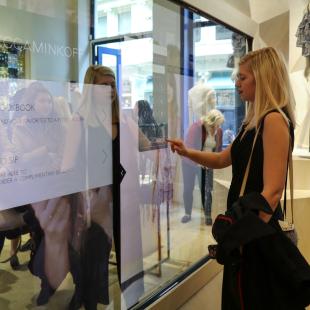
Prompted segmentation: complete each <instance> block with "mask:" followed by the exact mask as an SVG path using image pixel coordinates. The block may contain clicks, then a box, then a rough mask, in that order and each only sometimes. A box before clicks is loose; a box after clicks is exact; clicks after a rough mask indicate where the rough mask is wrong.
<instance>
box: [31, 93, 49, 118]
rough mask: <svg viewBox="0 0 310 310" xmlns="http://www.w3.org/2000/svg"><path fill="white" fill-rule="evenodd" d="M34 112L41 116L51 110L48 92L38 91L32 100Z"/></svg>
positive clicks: (46, 114)
mask: <svg viewBox="0 0 310 310" xmlns="http://www.w3.org/2000/svg"><path fill="white" fill-rule="evenodd" d="M34 108H35V110H36V112H37V113H38V114H40V115H42V116H45V117H46V116H48V115H49V114H50V113H51V112H52V111H53V101H52V98H51V96H50V94H48V93H46V92H39V93H38V94H37V95H36V97H35V100H34Z"/></svg>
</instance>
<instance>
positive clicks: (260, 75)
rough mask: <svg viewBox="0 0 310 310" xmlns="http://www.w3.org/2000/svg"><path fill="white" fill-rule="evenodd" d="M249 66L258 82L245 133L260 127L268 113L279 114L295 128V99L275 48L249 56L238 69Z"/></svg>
mask: <svg viewBox="0 0 310 310" xmlns="http://www.w3.org/2000/svg"><path fill="white" fill-rule="evenodd" d="M243 64H246V65H247V66H248V68H249V69H250V71H251V72H252V74H253V75H254V78H255V84H256V88H255V102H253V103H252V104H249V106H248V112H247V115H246V117H245V120H244V123H245V125H246V129H250V128H253V127H258V125H259V123H260V120H261V119H262V117H264V115H266V114H267V113H268V112H269V111H272V110H278V111H279V112H280V113H281V114H282V115H283V117H284V119H285V120H286V121H287V123H289V121H290V122H291V123H292V125H293V127H295V116H294V108H295V99H294V95H293V91H292V88H291V85H290V80H289V75H288V71H287V68H286V65H285V62H284V60H283V58H282V57H281V56H280V55H279V54H278V52H277V51H276V50H275V49H274V48H272V47H266V48H262V49H259V50H256V51H253V52H249V53H248V54H246V55H245V56H244V57H242V58H241V60H240V62H239V65H243Z"/></svg>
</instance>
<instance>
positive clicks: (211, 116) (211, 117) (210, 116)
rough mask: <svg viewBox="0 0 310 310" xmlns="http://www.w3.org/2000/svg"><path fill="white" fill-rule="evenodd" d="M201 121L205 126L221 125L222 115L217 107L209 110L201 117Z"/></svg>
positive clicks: (223, 119)
mask: <svg viewBox="0 0 310 310" xmlns="http://www.w3.org/2000/svg"><path fill="white" fill-rule="evenodd" d="M201 121H202V123H203V124H204V125H205V126H209V127H211V126H221V125H222V124H223V123H224V121H225V118H224V115H223V114H222V112H221V111H219V110H217V109H212V110H210V111H209V112H208V113H207V115H206V116H203V117H201Z"/></svg>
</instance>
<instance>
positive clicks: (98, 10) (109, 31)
mask: <svg viewBox="0 0 310 310" xmlns="http://www.w3.org/2000/svg"><path fill="white" fill-rule="evenodd" d="M94 3H95V16H94V17H95V39H97V38H103V37H112V36H117V35H120V34H126V33H138V32H147V31H151V30H152V22H153V17H152V0H144V1H131V0H125V1H124V0H114V1H110V0H95V1H94ZM103 16H104V18H105V20H104V21H106V22H103V20H102V17H103Z"/></svg>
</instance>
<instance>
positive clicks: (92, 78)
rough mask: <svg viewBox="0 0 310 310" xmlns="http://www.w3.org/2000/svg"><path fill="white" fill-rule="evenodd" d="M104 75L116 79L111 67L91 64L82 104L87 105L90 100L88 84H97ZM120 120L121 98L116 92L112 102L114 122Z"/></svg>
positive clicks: (85, 77) (86, 74) (86, 77)
mask: <svg viewBox="0 0 310 310" xmlns="http://www.w3.org/2000/svg"><path fill="white" fill-rule="evenodd" d="M102 76H111V77H112V78H113V79H114V80H115V74H114V72H113V70H112V69H110V68H109V67H105V66H101V65H90V66H89V67H88V68H87V70H86V73H85V76H84V85H86V87H85V91H84V89H83V94H82V100H81V102H82V104H84V105H85V102H89V99H90V98H89V96H90V94H89V90H90V89H91V88H89V87H87V85H88V84H96V83H97V81H98V79H99V78H100V77H102ZM85 108H87V107H84V106H83V107H82V109H85ZM118 122H119V98H118V94H117V92H116V96H115V99H114V100H113V102H112V123H113V124H116V123H118Z"/></svg>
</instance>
